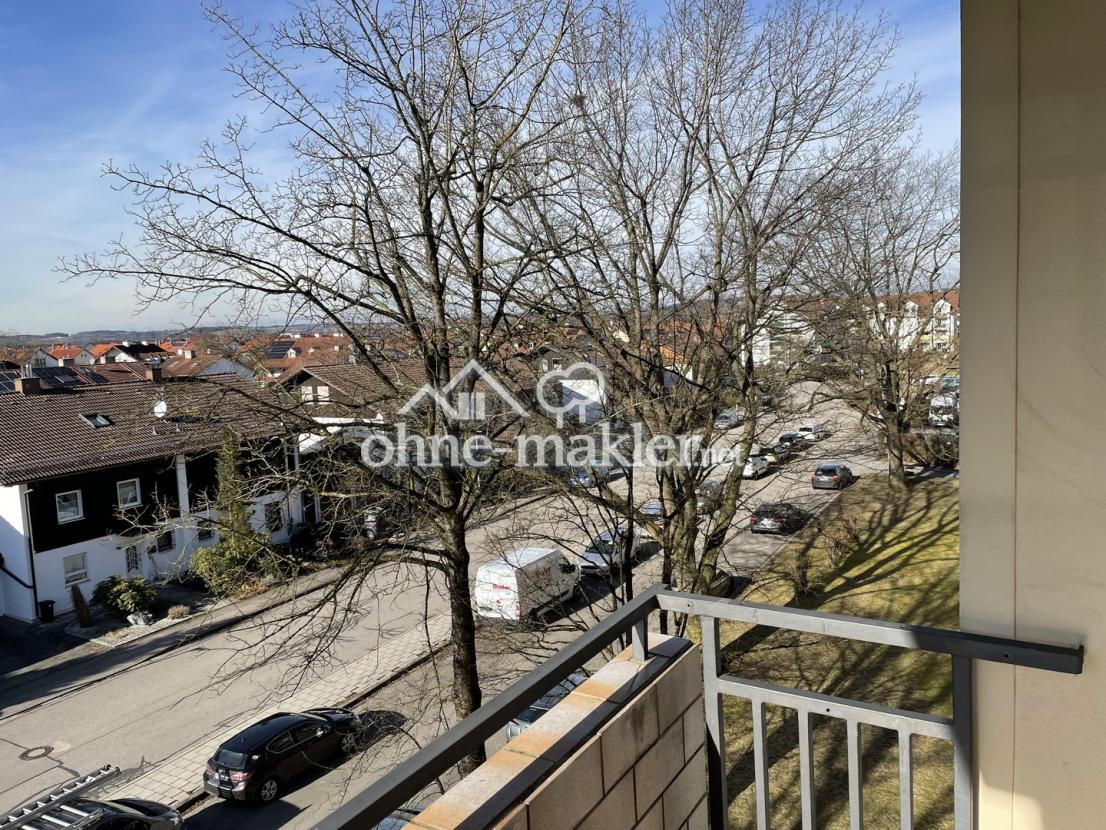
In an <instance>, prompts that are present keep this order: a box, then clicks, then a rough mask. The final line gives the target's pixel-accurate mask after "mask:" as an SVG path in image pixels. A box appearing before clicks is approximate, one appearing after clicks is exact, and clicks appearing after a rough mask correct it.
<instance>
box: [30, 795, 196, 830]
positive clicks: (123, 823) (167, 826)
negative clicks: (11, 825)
mask: <svg viewBox="0 0 1106 830" xmlns="http://www.w3.org/2000/svg"><path fill="white" fill-rule="evenodd" d="M69 808H75V809H76V810H78V811H80V812H81V813H84V814H85V815H88V816H92V815H95V816H96V819H95V820H94V821H93V822H92V823H91V824H89V825H88V827H89V828H90V830H172V828H176V827H180V826H181V825H182V821H181V817H180V813H178V812H177V811H176V810H174V809H172V808H171V807H166V806H165V805H164V804H158V803H157V802H156V801H143V800H142V799H140V798H116V799H114V800H112V801H89V800H87V799H84V798H78V799H76V800H74V801H71V802H69V803H68V804H66V806H65V807H64V808H62V809H65V810H66V811H67V812H70V813H71V815H67V816H66V818H67V819H77V818H80V816H79V815H78V814H77V813H75V812H72V810H70V809H69ZM43 824H46V822H43Z"/></svg>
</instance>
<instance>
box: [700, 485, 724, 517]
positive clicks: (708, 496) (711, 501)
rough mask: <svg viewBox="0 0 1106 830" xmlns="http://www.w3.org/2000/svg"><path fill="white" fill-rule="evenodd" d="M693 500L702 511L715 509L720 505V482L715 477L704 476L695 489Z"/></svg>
mask: <svg viewBox="0 0 1106 830" xmlns="http://www.w3.org/2000/svg"><path fill="white" fill-rule="evenodd" d="M695 501H696V503H697V504H698V505H699V510H700V511H702V512H704V513H713V512H714V511H716V510H717V509H718V508H719V507H721V506H722V482H721V481H719V480H718V479H716V478H704V479H703V480H702V481H700V482H699V486H698V487H697V488H696V490H695Z"/></svg>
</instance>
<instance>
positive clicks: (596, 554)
mask: <svg viewBox="0 0 1106 830" xmlns="http://www.w3.org/2000/svg"><path fill="white" fill-rule="evenodd" d="M633 533H634V536H633V539H632V540H631V542H630V559H636V558H637V551H638V547H639V545H640V544H641V540H640V537H639V536H638V533H637V530H634V532H633ZM625 543H626V531H624V530H623V529H622V528H615V529H614V530H605V531H603V532H602V533H600V534H599V535H598V536H596V537H595V538H594V539H592V540H591V541H590V542H588V546H587V547H586V548H584V550H583V551H582V552H581V553H580V555H579V557H578V560H579V561H578V564H579V566H580V572H581V573H584V574H594V575H596V576H599V575H605V574H609V573H610V572H611V571H612V570H618V569H619V568H620V567H622V551H623V548H624V546H625Z"/></svg>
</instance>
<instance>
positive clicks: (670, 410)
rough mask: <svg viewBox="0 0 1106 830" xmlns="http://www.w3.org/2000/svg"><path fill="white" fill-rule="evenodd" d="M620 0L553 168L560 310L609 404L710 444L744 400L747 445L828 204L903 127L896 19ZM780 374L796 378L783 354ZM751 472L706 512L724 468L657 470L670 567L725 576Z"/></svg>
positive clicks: (700, 581) (685, 576)
mask: <svg viewBox="0 0 1106 830" xmlns="http://www.w3.org/2000/svg"><path fill="white" fill-rule="evenodd" d="M605 12H606V13H605V16H604V23H603V26H602V28H601V31H600V34H599V35H598V36H597V38H596V39H595V42H594V43H592V44H589V46H588V49H587V52H586V53H579V54H574V55H573V59H574V68H575V73H574V75H573V78H572V82H573V84H574V86H573V92H574V96H575V102H576V106H577V108H578V109H579V111H580V116H579V118H578V119H577V121H576V125H577V126H576V129H575V130H574V131H573V133H572V138H573V141H572V142H571V143H570V144H568V145H566V146H565V147H564V148H562V150H561V157H560V159H559V161H562V164H561V165H560V167H558V168H555V169H558V170H563V177H564V178H563V181H564V182H565V183H566V184H565V186H564V187H563V188H562V192H561V193H560V194H559V195H558V196H557V197H556V198H550V197H546V198H545V199H544V200H543V201H542V202H540V203H535V204H534V206H533V212H534V214H536V215H538V216H540V217H541V221H540V223H539V224H540V232H541V233H543V234H545V235H546V236H547V237H548V238H550V239H552V240H556V243H555V244H552V245H550V247H551V248H555V249H556V250H557V251H559V252H560V254H561V255H560V256H559V257H558V258H557V260H556V262H555V264H554V265H553V266H552V268H551V272H552V274H553V277H552V282H553V288H554V290H553V291H552V292H551V294H552V297H553V299H551V300H549V301H548V308H547V313H549V314H550V315H551V316H552V317H553V318H557V317H558V315H559V317H560V318H561V319H565V320H571V321H572V322H573V323H575V324H576V325H579V326H580V327H582V328H583V329H584V330H585V331H586V332H587V334H588V335H589V339H590V342H591V343H593V344H594V347H595V349H596V350H597V352H598V354H599V357H600V359H601V362H602V364H603V368H604V370H605V371H606V372H607V374H608V381H609V384H610V390H611V391H610V394H611V398H612V403H611V409H612V410H614V411H616V412H618V413H619V414H620V415H622V416H623V417H625V418H627V419H639V420H640V421H642V422H643V423H644V425H645V427H646V429H647V432H648V433H649V434H650V435H654V436H655V435H686V434H689V433H692V432H696V431H698V432H700V433H702V435H703V443H704V444H705V445H710V444H711V443H712V442H713V441H714V439H715V436H714V434H713V432H712V428H711V426H710V425H711V423H712V422H713V419H714V415H715V414H717V412H718V411H719V409H721V408H724V407H726V406H732V407H735V408H736V409H738V410H739V411H740V413H741V414H742V416H743V417H744V426H743V432H742V435H741V438H740V440H739V449H738V451H737V452H736V455H737V457H738V458H744V457H747V456H748V454H749V451H750V450H751V448H752V446H753V444H754V442H755V441H756V440H757V439H758V437H759V434H760V431H761V430H762V429H764V427H765V425H766V424H765V417H764V408H763V403H764V400H765V397H764V391H765V390H764V387H765V386H767V384H768V380H767V378H766V377H765V374H766V364H767V362H768V360H767V356H765V355H763V354H762V353H761V351H762V350H761V348H760V346H761V344H762V342H763V341H764V339H765V337H766V333H767V332H768V331H769V329H770V328H771V327H772V326H774V325H776V324H777V323H778V321H779V319H780V317H781V316H782V315H784V313H785V312H787V311H788V310H789V309H790V307H791V305H790V304H791V300H792V296H791V295H793V293H794V292H795V291H796V290H797V285H798V277H799V276H800V275H801V274H802V271H801V268H800V265H801V263H802V262H803V261H804V257H805V256H806V254H807V251H808V250H809V249H810V248H811V246H812V245H814V244H816V243H817V241H818V240H819V238H820V237H821V235H823V234H825V233H827V232H828V227H827V225H826V217H827V215H828V214H829V210H830V208H831V207H832V206H835V205H837V204H838V203H839V202H841V200H843V199H844V198H845V197H846V196H847V195H848V194H849V193H851V192H852V189H853V188H854V187H855V185H856V183H857V181H858V179H859V177H860V176H862V174H863V171H865V170H866V169H867V167H868V166H869V165H870V164H871V163H872V162H873V161H874V160H875V159H876V158H877V157H878V155H879V152H880V151H881V149H882V148H883V147H886V146H887V145H888V144H889V143H890V144H893V143H895V142H896V141H898V140H900V139H901V137H902V136H903V135H904V133H905V132H906V130H907V129H908V128H909V125H910V123H911V120H912V117H913V114H914V108H915V105H916V101H917V98H916V96H915V94H914V92H913V89H912V88H911V87H909V86H892V87H885V86H883V85H882V84H881V82H880V75H881V73H882V72H883V70H884V69H885V67H886V64H887V61H888V59H889V57H890V55H891V53H892V51H893V48H894V46H895V33H894V31H893V29H892V28H891V27H890V26H889V24H887V22H886V21H885V20H883V19H879V20H876V21H875V22H869V21H867V20H866V19H865V18H863V17H861V16H860V15H859V13H858V12H855V11H852V10H849V11H845V10H843V8H842V6H841V4H839V3H835V2H825V1H823V0H790V1H789V2H782V3H777V4H773V5H771V6H770V7H768V8H767V9H765V10H763V11H757V10H755V9H754V8H752V7H751V6H746V5H744V4H740V3H738V4H734V3H727V2H713V1H712V0H708V1H707V2H696V3H690V2H675V3H672V4H670V5H669V7H668V10H667V13H666V15H665V17H664V19H663V21H662V22H661V23H660V24H659V25H656V26H653V25H650V24H649V23H647V22H646V21H645V20H644V19H643V18H642V16H641V15H640V13H639V12H638V11H637V10H636V9H635V8H632V7H627V6H624V5H620V4H613V5H612V6H611V7H609V8H607V9H605ZM796 363H799V361H796ZM771 373H772V375H774V376H775V377H774V378H773V379H774V380H775V381H776V382H777V383H781V384H782V383H785V382H786V381H787V380H788V379H789V377H788V374H787V367H786V366H784V367H783V368H782V372H781V370H780V367H779V366H777V367H775V368H773V369H772V370H771ZM775 415H779V413H775ZM727 440H729V439H727ZM742 470H743V464H741V463H737V464H733V465H731V466H729V467H728V468H725V469H722V470H719V471H718V472H721V474H722V475H723V481H722V498H721V502H720V506H719V509H718V510H717V512H715V513H713V515H711V516H710V518H709V520H706V521H704V519H705V517H704V515H703V513H702V512H701V511H700V509H699V507H698V501H699V500H698V499H697V497H696V496H697V491H698V489H699V487H700V485H701V483H702V481H703V479H704V478H705V477H706V476H707V475H708V474H710V473H711V472H712V469H711V467H710V466H709V465H708V464H704V463H701V462H699V461H693V463H691V464H690V465H687V466H679V465H672V466H667V467H661V468H658V469H657V471H656V485H657V488H658V494H659V496H660V498H661V500H662V502H663V504H664V508H665V515H666V519H667V522H666V523H665V526H664V527H663V529H661V528H659V527H657V526H656V525H655V524H654V523H652V522H650V521H649V520H648V519H647V518H646V517H644V516H640V515H639V519H640V520H641V521H643V522H644V523H645V524H646V526H648V527H650V528H651V529H652V532H653V533H654V534H655V535H656V536H657V538H658V539H660V540H661V541H662V543H663V546H664V555H665V563H664V569H663V578H664V579H665V581H669V582H674V583H675V584H677V585H679V586H680V587H681V588H684V589H686V590H701V589H703V588H704V586H706V585H709V584H710V582H711V580H712V579H713V576H714V572H715V568H716V564H717V559H718V556H719V553H720V552H721V550H722V547H723V545H724V544H725V542H726V540H727V539H728V538H730V537H731V536H732V533H733V531H734V519H735V517H736V516H737V515H738V512H739V510H740V505H741V503H742V501H743V499H742V497H741V482H742ZM599 498H601V499H614V500H615V502H617V501H618V494H614V493H613V492H612V491H610V490H608V491H606V492H601V493H600V494H599Z"/></svg>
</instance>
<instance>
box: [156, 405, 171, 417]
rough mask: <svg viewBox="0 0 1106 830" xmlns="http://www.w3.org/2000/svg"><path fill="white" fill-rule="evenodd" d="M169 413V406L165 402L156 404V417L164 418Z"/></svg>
mask: <svg viewBox="0 0 1106 830" xmlns="http://www.w3.org/2000/svg"><path fill="white" fill-rule="evenodd" d="M168 412H169V404H167V403H166V402H165V401H158V402H157V403H155V404H154V417H155V418H159V419H160V418H164V417H165V416H166V415H167V414H168Z"/></svg>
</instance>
